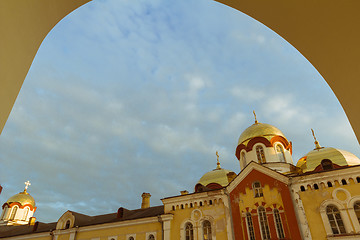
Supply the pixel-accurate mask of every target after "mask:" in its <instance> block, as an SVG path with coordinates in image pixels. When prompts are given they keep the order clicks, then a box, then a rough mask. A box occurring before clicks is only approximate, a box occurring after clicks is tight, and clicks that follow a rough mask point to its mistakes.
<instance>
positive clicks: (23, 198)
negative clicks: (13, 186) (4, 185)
mask: <svg viewBox="0 0 360 240" xmlns="http://www.w3.org/2000/svg"><path fill="white" fill-rule="evenodd" d="M13 202H17V203H20V204H21V205H22V206H24V205H26V204H30V205H31V206H32V207H35V200H34V198H33V197H32V196H31V195H30V194H29V193H27V192H26V191H23V192H20V193H18V194H15V195H14V196H12V197H11V198H9V199H8V200H7V201H6V203H7V204H11V203H13Z"/></svg>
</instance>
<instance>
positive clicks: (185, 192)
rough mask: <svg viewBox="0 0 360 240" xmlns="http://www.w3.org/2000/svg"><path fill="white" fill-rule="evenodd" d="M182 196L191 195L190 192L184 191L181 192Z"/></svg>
mask: <svg viewBox="0 0 360 240" xmlns="http://www.w3.org/2000/svg"><path fill="white" fill-rule="evenodd" d="M180 193H181V195H186V194H189V192H188V191H187V190H184V191H180Z"/></svg>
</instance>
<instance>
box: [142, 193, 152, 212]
mask: <svg viewBox="0 0 360 240" xmlns="http://www.w3.org/2000/svg"><path fill="white" fill-rule="evenodd" d="M141 197H142V203H141V208H149V207H150V197H151V194H150V193H143V194H142V195H141Z"/></svg>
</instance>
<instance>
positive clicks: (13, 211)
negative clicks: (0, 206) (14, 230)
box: [9, 206, 19, 220]
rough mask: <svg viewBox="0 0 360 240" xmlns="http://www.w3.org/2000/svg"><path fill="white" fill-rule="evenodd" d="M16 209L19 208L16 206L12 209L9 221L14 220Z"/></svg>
mask: <svg viewBox="0 0 360 240" xmlns="http://www.w3.org/2000/svg"><path fill="white" fill-rule="evenodd" d="M18 208H19V207H18V206H14V207H13V209H12V212H11V215H10V218H9V220H14V219H15V216H16V212H17V210H18Z"/></svg>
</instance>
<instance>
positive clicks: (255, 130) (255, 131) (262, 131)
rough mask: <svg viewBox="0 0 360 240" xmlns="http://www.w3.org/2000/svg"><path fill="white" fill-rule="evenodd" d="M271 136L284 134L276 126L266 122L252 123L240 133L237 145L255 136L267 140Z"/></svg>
mask: <svg viewBox="0 0 360 240" xmlns="http://www.w3.org/2000/svg"><path fill="white" fill-rule="evenodd" d="M273 136H282V137H284V138H285V136H284V134H283V133H282V132H281V131H280V130H279V129H278V128H276V127H274V126H272V125H270V124H266V123H254V124H253V125H251V126H250V127H248V128H247V129H245V131H243V133H242V134H241V135H240V138H239V142H238V145H240V144H242V143H245V142H246V141H249V140H251V139H252V138H255V137H266V138H268V140H270V138H272V137H273Z"/></svg>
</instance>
